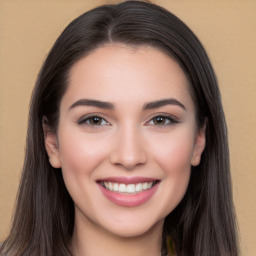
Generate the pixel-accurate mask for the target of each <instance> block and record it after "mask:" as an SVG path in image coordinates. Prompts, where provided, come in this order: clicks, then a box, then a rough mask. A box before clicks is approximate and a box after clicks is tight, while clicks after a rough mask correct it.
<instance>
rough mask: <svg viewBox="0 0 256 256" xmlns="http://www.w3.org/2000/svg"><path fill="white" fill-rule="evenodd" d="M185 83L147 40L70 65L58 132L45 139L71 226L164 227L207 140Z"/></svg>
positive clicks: (126, 230)
mask: <svg viewBox="0 0 256 256" xmlns="http://www.w3.org/2000/svg"><path fill="white" fill-rule="evenodd" d="M189 86H190V85H189V82H188V80H187V78H186V76H185V74H184V72H183V71H182V69H181V68H180V67H179V65H178V64H177V63H176V62H175V61H174V60H172V59H171V58H170V57H168V56H166V55H165V54H164V53H162V52H161V51H159V50H157V49H155V48H152V47H146V46H143V47H137V48H131V47H128V46H124V45H108V46H103V47H101V48H98V49H96V50H95V51H93V52H92V53H90V54H89V55H88V56H86V57H84V58H82V59H81V60H80V61H78V62H77V63H76V64H75V65H74V66H73V67H72V69H71V72H70V79H69V86H68V89H67V91H66V93H65V95H64V96H63V98H62V100H61V104H60V119H59V126H58V130H57V133H56V134H52V133H50V132H46V136H45V144H46V149H47V152H48V155H49V158H50V162H51V164H52V166H53V167H56V168H59V167H61V168H62V173H63V178H64V181H65V184H66V187H67V189H68V191H69V193H70V195H71V197H72V199H73V201H74V205H75V223H76V226H81V225H83V224H84V223H87V224H88V225H89V224H90V225H91V226H93V227H95V228H100V229H103V230H105V231H107V232H110V233H112V234H115V235H118V236H122V237H131V236H137V235H141V234H144V233H146V232H148V231H150V230H151V229H152V228H153V227H156V226H159V227H162V225H163V221H164V219H165V217H166V216H167V215H168V214H169V213H170V212H171V211H172V210H173V209H174V208H175V207H176V206H177V205H178V204H179V202H180V201H181V199H182V198H183V196H184V194H185V192H186V189H187V186H188V182H189V179H190V172H191V165H198V164H199V162H200V156H201V153H202V151H203V149H204V144H205V136H204V129H198V127H197V126H196V121H195V106H194V104H193V101H192V98H191V96H190V93H189Z"/></svg>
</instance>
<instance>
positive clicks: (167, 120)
mask: <svg viewBox="0 0 256 256" xmlns="http://www.w3.org/2000/svg"><path fill="white" fill-rule="evenodd" d="M177 123H178V121H177V120H176V119H174V118H173V117H171V116H163V115H159V116H155V117H153V118H152V119H151V120H150V121H149V122H148V125H155V126H168V125H172V124H177Z"/></svg>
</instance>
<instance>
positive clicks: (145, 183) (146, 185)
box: [142, 182, 148, 190]
mask: <svg viewBox="0 0 256 256" xmlns="http://www.w3.org/2000/svg"><path fill="white" fill-rule="evenodd" d="M142 188H143V190H145V189H147V188H148V183H147V182H144V183H142Z"/></svg>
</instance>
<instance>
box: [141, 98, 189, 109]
mask: <svg viewBox="0 0 256 256" xmlns="http://www.w3.org/2000/svg"><path fill="white" fill-rule="evenodd" d="M166 105H176V106H179V107H181V108H183V109H184V110H187V109H186V107H185V106H184V105H183V104H182V103H181V102H180V101H178V100H176V99H173V98H170V99H163V100H157V101H152V102H149V103H146V104H145V105H144V106H143V110H148V109H155V108H160V107H163V106H166Z"/></svg>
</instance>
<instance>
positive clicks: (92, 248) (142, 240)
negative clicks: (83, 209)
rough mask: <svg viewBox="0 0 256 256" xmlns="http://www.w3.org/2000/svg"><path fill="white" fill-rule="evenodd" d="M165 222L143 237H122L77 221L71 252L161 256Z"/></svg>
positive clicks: (89, 255) (90, 255)
mask: <svg viewBox="0 0 256 256" xmlns="http://www.w3.org/2000/svg"><path fill="white" fill-rule="evenodd" d="M162 229H163V222H161V223H158V224H156V225H155V226H154V227H152V228H151V229H150V230H148V231H147V232H146V233H144V234H142V235H138V236H135V237H120V236H118V235H115V234H112V233H110V232H109V231H107V230H105V229H103V228H101V227H99V226H95V224H94V223H92V222H90V221H88V220H87V221H86V223H83V224H82V223H81V222H79V225H78V223H77V222H76V221H75V226H74V232H73V237H72V240H71V252H72V255H73V256H98V255H99V256H101V255H111V256H119V255H122V256H130V255H133V256H142V255H152V256H161V246H162Z"/></svg>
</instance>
